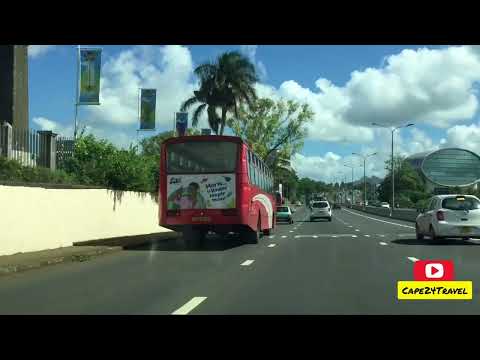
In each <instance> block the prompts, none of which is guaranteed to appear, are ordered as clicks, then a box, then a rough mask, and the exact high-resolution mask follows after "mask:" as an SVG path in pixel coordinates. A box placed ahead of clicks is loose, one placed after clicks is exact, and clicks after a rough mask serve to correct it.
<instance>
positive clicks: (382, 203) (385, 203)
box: [380, 202, 390, 209]
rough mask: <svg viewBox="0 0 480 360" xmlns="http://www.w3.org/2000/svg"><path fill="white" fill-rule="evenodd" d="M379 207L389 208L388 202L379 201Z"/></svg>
mask: <svg viewBox="0 0 480 360" xmlns="http://www.w3.org/2000/svg"><path fill="white" fill-rule="evenodd" d="M380 207H383V208H389V209H390V204H389V203H387V202H381V203H380Z"/></svg>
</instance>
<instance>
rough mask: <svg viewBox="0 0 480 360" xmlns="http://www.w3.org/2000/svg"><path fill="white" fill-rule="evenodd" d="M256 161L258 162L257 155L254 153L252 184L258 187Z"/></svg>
mask: <svg viewBox="0 0 480 360" xmlns="http://www.w3.org/2000/svg"><path fill="white" fill-rule="evenodd" d="M255 160H256V159H255V154H253V153H252V173H253V181H252V184H253V185H255V186H256V185H257V164H256V161H255Z"/></svg>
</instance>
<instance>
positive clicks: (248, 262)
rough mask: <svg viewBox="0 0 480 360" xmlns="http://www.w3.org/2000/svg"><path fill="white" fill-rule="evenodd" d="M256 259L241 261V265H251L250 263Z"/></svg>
mask: <svg viewBox="0 0 480 360" xmlns="http://www.w3.org/2000/svg"><path fill="white" fill-rule="evenodd" d="M254 261H255V260H246V261H244V262H243V263H241V264H240V265H242V266H250V265H252V264H253V262H254Z"/></svg>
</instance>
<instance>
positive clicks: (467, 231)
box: [462, 226, 472, 234]
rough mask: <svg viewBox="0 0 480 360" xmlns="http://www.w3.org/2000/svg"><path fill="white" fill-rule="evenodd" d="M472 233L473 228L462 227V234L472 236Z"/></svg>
mask: <svg viewBox="0 0 480 360" xmlns="http://www.w3.org/2000/svg"><path fill="white" fill-rule="evenodd" d="M471 232H472V228H471V227H468V226H464V227H462V234H470V233H471Z"/></svg>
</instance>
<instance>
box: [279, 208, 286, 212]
mask: <svg viewBox="0 0 480 360" xmlns="http://www.w3.org/2000/svg"><path fill="white" fill-rule="evenodd" d="M277 212H288V207H277Z"/></svg>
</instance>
